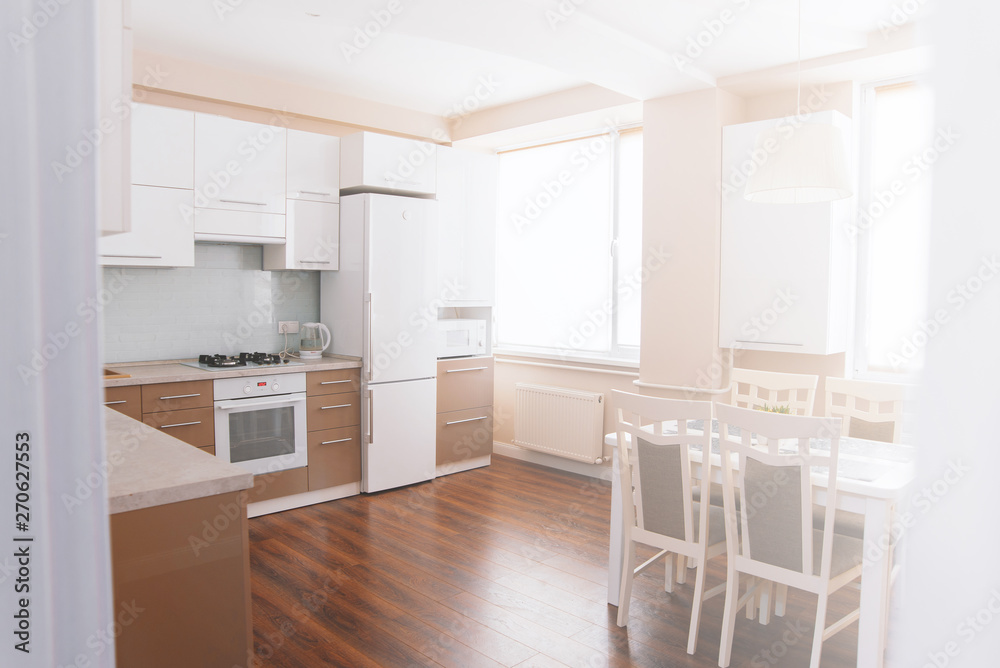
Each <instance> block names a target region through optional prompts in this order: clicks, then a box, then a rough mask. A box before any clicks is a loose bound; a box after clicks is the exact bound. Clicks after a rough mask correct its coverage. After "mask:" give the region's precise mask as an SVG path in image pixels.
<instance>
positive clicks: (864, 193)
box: [850, 74, 921, 383]
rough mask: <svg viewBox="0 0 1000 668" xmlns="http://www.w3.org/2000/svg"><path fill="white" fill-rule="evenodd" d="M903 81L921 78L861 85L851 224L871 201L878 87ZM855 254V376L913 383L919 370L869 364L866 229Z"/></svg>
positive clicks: (917, 81) (911, 76)
mask: <svg viewBox="0 0 1000 668" xmlns="http://www.w3.org/2000/svg"><path fill="white" fill-rule="evenodd" d="M902 84H914V85H921V81H920V77H919V76H918V75H916V74H909V75H905V76H899V77H892V78H889V79H880V80H877V81H870V82H866V83H864V84H861V85H860V86H859V90H858V95H859V98H860V101H859V104H858V118H859V127H858V132H859V137H858V145H859V151H858V199H857V209H856V211H855V212H854V221H852V223H856V222H857V220H858V216H859V215H860V213H861V212H862V211H868V210H869V207H870V206H871V204H872V192H873V184H872V178H873V177H872V154H873V150H874V142H875V137H874V126H875V109H876V106H875V99H876V94H875V92H876V90H877V89H879V88H885V87H888V86H897V85H902ZM855 253H856V255H855V262H856V265H855V272H854V283H855V308H854V338H853V349H852V350H851V363H850V368H851V370H852V377H853V378H857V379H858V380H871V381H881V382H894V383H913V382H915V381H916V379H917V378H918V377H919V376H920V372H921V370H920V369H907V370H905V371H886V370H883V369H872V368H871V367H870V364H869V355H868V353H869V349H868V327H869V314H870V302H871V263H872V248H871V235H870V234H868V233H867V230H865V231H862V232H861V233H860V234H858V236H857V243H856V245H855Z"/></svg>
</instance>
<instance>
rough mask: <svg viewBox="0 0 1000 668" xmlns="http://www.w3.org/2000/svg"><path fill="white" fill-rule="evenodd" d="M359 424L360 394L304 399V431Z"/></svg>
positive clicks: (328, 395) (327, 395)
mask: <svg viewBox="0 0 1000 668" xmlns="http://www.w3.org/2000/svg"><path fill="white" fill-rule="evenodd" d="M357 424H361V393H360V392H349V393H346V392H345V393H344V394H326V395H322V396H319V397H307V398H306V431H320V430H323V429H336V428H338V427H350V426H352V425H357Z"/></svg>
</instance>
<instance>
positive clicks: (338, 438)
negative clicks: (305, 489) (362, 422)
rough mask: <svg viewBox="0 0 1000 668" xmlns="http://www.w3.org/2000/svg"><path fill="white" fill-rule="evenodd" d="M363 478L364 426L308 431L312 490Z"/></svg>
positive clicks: (310, 486) (310, 484) (310, 485)
mask: <svg viewBox="0 0 1000 668" xmlns="http://www.w3.org/2000/svg"><path fill="white" fill-rule="evenodd" d="M359 480H361V427H360V426H359V425H355V426H353V427H341V428H339V429H324V430H323V431H311V432H309V491H310V492H311V491H313V490H317V489H326V488H327V487H336V486H337V485H346V484H348V483H352V482H357V481H359Z"/></svg>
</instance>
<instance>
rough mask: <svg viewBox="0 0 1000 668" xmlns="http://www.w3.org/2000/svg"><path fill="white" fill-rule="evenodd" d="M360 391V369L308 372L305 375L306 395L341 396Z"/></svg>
mask: <svg viewBox="0 0 1000 668" xmlns="http://www.w3.org/2000/svg"><path fill="white" fill-rule="evenodd" d="M360 391H361V369H334V370H332V371H310V372H309V373H307V374H306V394H307V395H309V396H316V395H320V394H341V393H343V392H360Z"/></svg>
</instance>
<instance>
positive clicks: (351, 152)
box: [340, 132, 437, 197]
mask: <svg viewBox="0 0 1000 668" xmlns="http://www.w3.org/2000/svg"><path fill="white" fill-rule="evenodd" d="M436 149H437V146H436V145H434V144H431V143H429V142H423V141H416V140H413V139H404V138H401V137H390V136H388V135H380V134H376V133H374V132H356V133H354V134H351V135H347V136H346V137H341V139H340V189H341V190H342V191H343V193H344V194H345V195H348V194H355V193H365V192H370V193H389V194H403V195H416V196H428V197H432V196H433V195H434V194H435V193H436V192H437V159H436V157H437V151H436Z"/></svg>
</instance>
